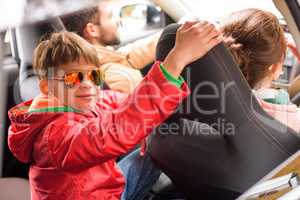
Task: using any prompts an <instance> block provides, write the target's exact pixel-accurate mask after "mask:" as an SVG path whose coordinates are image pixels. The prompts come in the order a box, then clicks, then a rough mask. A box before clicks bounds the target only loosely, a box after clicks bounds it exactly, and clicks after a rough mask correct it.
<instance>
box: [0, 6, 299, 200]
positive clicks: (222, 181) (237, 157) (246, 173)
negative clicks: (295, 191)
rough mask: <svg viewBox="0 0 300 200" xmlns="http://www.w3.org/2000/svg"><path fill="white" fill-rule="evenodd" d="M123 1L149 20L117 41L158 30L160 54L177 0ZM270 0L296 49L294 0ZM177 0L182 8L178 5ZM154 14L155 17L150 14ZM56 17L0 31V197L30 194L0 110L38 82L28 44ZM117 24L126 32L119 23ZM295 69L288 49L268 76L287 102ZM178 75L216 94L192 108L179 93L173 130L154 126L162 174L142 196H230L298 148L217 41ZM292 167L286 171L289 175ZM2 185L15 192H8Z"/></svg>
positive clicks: (52, 27)
mask: <svg viewBox="0 0 300 200" xmlns="http://www.w3.org/2000/svg"><path fill="white" fill-rule="evenodd" d="M126 1H127V0H126ZM124 2H125V1H124ZM124 2H123V3H122V6H121V4H119V5H118V4H116V5H117V7H116V11H115V13H117V15H121V14H120V13H121V11H122V10H121V9H122V8H123V7H126V6H133V7H135V5H138V4H139V3H140V4H143V5H146V6H144V8H143V9H145V10H146V11H147V12H146V13H148V14H149V13H151V12H152V13H153V12H154V13H156V14H155V15H153V16H154V17H153V16H152V18H151V17H149V16H148V15H147V16H148V18H147V20H146V24H148V25H149V24H150V25H149V26H147V27H146V28H145V29H143V31H140V34H138V35H127V36H126V35H123V36H122V37H123V42H122V44H121V45H125V44H128V43H130V42H131V41H134V40H136V39H139V38H143V37H145V36H147V35H151V34H153V33H154V32H156V31H158V30H162V29H163V30H164V31H163V33H162V35H161V37H160V39H159V42H158V45H157V48H156V59H158V60H163V59H164V58H165V56H166V55H167V54H168V52H169V51H170V50H171V49H172V47H173V46H174V43H175V36H176V30H177V29H178V27H179V26H180V25H178V24H176V23H175V22H177V21H178V20H179V19H180V18H181V17H183V16H185V15H187V14H189V13H187V12H189V11H188V9H187V8H185V7H184V6H183V5H184V4H182V2H184V1H181V0H174V1H173V2H169V1H163V0H161V1H160V0H154V1H150V0H149V1H148V0H145V1H144V0H143V1H128V3H124ZM273 3H274V5H275V6H276V7H277V9H278V10H279V11H280V12H281V14H282V15H283V17H284V19H281V20H283V22H282V26H283V28H284V30H285V34H286V36H287V37H290V38H293V40H294V42H295V44H296V46H297V47H298V49H300V31H299V30H300V4H299V2H298V1H297V0H273ZM181 4H182V7H181V6H178V5H181ZM174 5H176V6H175V7H176V9H175V7H174ZM172 6H173V7H172ZM158 16H159V17H160V19H159V21H157V20H156V18H155V17H158ZM60 17H62V14H60V15H57V16H55V17H50V18H48V19H43V20H39V21H37V22H35V23H32V22H31V23H27V24H23V25H20V26H16V27H11V28H8V29H5V30H4V31H2V32H1V33H0V41H1V45H0V49H1V52H0V63H1V62H2V69H1V70H0V81H1V82H2V81H3V82H2V84H1V86H0V89H1V91H4V92H3V96H2V97H1V99H0V104H1V105H2V103H3V105H4V106H3V108H1V109H0V110H1V111H3V112H2V116H0V119H2V118H3V119H2V121H3V124H4V126H3V127H2V130H1V131H2V135H1V136H0V138H2V140H1V139H0V149H1V151H0V158H1V159H0V174H1V178H0V197H1V198H0V199H3V200H6V199H7V200H8V199H12V200H14V199H20V200H27V199H30V191H29V183H28V171H29V164H24V163H21V162H19V161H18V160H17V159H16V158H14V156H13V155H12V153H11V152H10V150H9V148H8V144H7V133H8V127H9V125H10V124H9V119H8V116H7V112H8V110H9V109H10V108H12V107H13V106H15V105H17V104H18V103H20V102H22V101H26V100H29V99H30V98H31V97H32V96H35V95H37V93H36V91H38V88H37V87H38V85H37V84H36V83H37V81H38V80H37V77H36V76H35V74H34V72H33V71H32V54H33V50H34V48H35V47H36V45H37V44H38V42H39V41H40V40H41V39H42V38H43V37H44V36H45V35H47V34H51V33H52V32H55V31H61V30H65V27H64V25H63V23H62V21H61V19H60ZM151 24H152V25H151ZM123 28H124V29H123V31H124V32H126V27H123ZM137 32H138V31H137ZM150 68H151V64H149V65H147V66H146V67H145V68H144V69H143V70H142V74H143V75H146V74H147V72H148V70H149V69H150ZM1 74H2V75H1ZM299 74H300V65H299V63H297V61H296V59H295V57H294V56H293V54H292V53H291V52H290V50H288V51H287V55H286V59H285V62H284V68H283V73H282V75H281V76H280V78H279V79H278V80H276V81H274V82H273V87H274V88H283V89H285V90H287V91H288V92H289V93H290V96H291V100H292V102H293V103H295V104H296V105H298V106H300V78H299V77H298V75H299ZM182 76H183V77H184V79H185V80H187V82H188V84H189V87H190V88H191V90H192V91H193V93H192V96H200V97H201V96H205V95H212V96H213V95H215V93H214V92H215V91H214V89H213V88H212V87H211V86H210V85H205V84H203V85H202V86H201V88H198V86H197V85H199V84H198V83H200V82H203V83H206V82H211V83H214V84H215V85H216V86H217V87H218V89H220V90H221V91H224V93H222V94H220V96H219V97H218V98H215V99H213V100H212V99H211V98H210V99H205V98H199V99H197V98H196V100H195V101H196V102H197V104H196V107H195V105H194V104H192V103H191V102H192V101H194V98H193V99H192V98H187V99H186V100H185V101H184V102H183V103H182V104H181V105H180V106H179V108H178V110H177V112H176V113H174V114H173V115H172V116H171V117H170V118H169V119H168V120H167V121H166V124H169V125H174V124H176V126H177V127H179V129H178V130H179V131H178V133H179V134H175V135H174V134H171V133H170V132H169V134H166V133H163V132H162V130H161V129H160V127H157V129H156V130H155V134H153V136H151V137H150V138H149V140H148V147H149V152H150V154H151V157H152V158H153V160H154V162H155V163H156V165H157V166H158V167H159V168H161V169H162V171H163V174H162V175H161V176H160V178H159V180H158V181H157V183H156V184H155V185H154V186H153V188H152V189H151V191H150V192H149V195H148V196H147V198H146V199H145V200H150V199H151V200H168V199H169V200H175V199H177V200H185V199H208V200H209V199H224V200H227V199H228V200H229V199H237V198H238V197H240V196H241V195H243V193H245V192H247V191H248V190H249V189H250V188H252V186H255V185H257V184H259V183H261V182H263V181H265V180H266V179H265V177H269V176H270V174H272V172H273V170H274V169H276V168H277V167H278V166H281V164H282V163H284V162H285V161H287V160H289V159H291V157H293V156H294V155H295V154H297V153H299V152H298V150H299V149H300V137H299V133H297V132H295V131H294V130H292V129H290V128H288V127H286V126H285V125H283V124H281V123H280V122H279V121H277V120H275V119H274V118H272V117H271V116H269V115H268V114H267V113H266V112H265V111H264V110H263V109H262V108H261V106H260V105H259V103H258V102H257V100H256V98H255V97H254V96H253V94H252V91H251V89H250V87H249V85H248V83H247V81H246V80H245V78H244V77H243V75H242V73H241V71H240V70H239V69H238V67H237V65H236V63H235V62H234V60H233V57H232V56H231V54H230V52H229V50H228V49H227V48H226V47H225V45H224V44H219V45H218V46H216V47H215V48H213V49H212V50H211V51H210V52H209V53H207V54H206V55H205V56H204V57H203V58H201V59H199V60H197V61H195V62H194V63H192V64H191V65H190V67H189V68H188V69H186V70H185V71H184V73H183V75H182ZM2 77H4V78H2ZM34 87H36V88H34ZM225 99H227V100H228V101H225ZM223 100H224V101H223ZM223 103H224V104H223ZM199 108H201V109H203V110H217V111H218V112H216V113H214V114H210V115H205V114H203V112H202V113H201V112H199ZM225 108H226V109H225ZM226 126H232V127H233V129H232V131H233V132H234V134H231V133H230V132H227V131H228V129H227V128H226ZM186 130H188V133H189V134H188V135H186ZM166 147H167V148H166ZM187 155H188V156H187ZM297 155H298V154H297ZM293 158H294V157H293ZM297 160H300V159H299V158H298V159H297ZM298 168H299V169H300V167H299V164H298ZM298 168H297V169H298ZM294 171H295V170H294ZM294 171H293V170H290V171H289V173H292V172H294ZM268 175H269V176H268ZM10 188H14V191H16V190H17V191H18V192H12V191H11V189H10ZM276 190H277V189H276ZM274 191H275V189H274ZM274 191H273V190H272V192H274ZM298 197H299V198H298V199H300V196H298ZM244 199H247V198H244ZM271 199H272V198H271ZM291 199H293V198H291ZM294 199H297V198H294ZM241 200H243V198H242V199H241Z"/></svg>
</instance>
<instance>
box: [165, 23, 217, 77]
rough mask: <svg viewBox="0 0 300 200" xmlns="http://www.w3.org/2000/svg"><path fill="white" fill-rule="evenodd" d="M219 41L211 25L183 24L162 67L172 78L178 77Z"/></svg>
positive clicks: (215, 30)
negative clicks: (186, 67)
mask: <svg viewBox="0 0 300 200" xmlns="http://www.w3.org/2000/svg"><path fill="white" fill-rule="evenodd" d="M221 41H222V36H221V33H220V31H219V30H217V29H216V27H215V26H214V25H213V24H212V23H209V22H207V21H200V22H199V21H192V22H191V21H188V22H185V23H184V24H183V25H182V26H181V27H180V28H179V29H178V30H177V33H176V42H175V46H174V48H173V49H172V50H171V51H170V52H169V54H168V56H167V57H166V58H165V60H164V62H163V63H164V66H165V68H166V69H167V70H168V72H169V73H171V74H172V75H173V76H175V77H179V75H180V74H181V72H182V70H183V68H184V67H185V66H186V65H188V64H189V63H191V62H193V61H195V60H197V59H199V58H201V57H202V56H203V55H205V54H206V53H207V52H208V51H209V50H210V49H212V48H213V47H214V46H215V45H217V44H218V43H220V42H221Z"/></svg>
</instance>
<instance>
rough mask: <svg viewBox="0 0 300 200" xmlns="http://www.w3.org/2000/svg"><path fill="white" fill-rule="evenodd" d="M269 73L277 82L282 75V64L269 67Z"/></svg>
mask: <svg viewBox="0 0 300 200" xmlns="http://www.w3.org/2000/svg"><path fill="white" fill-rule="evenodd" d="M269 71H270V72H271V73H272V76H273V77H272V80H276V79H277V78H279V76H280V75H281V74H282V63H281V62H280V63H276V64H272V65H271V66H270V67H269Z"/></svg>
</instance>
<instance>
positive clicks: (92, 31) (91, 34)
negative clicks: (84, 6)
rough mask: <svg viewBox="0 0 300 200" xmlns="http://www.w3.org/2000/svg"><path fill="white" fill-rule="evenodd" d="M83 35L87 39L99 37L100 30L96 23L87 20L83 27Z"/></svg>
mask: <svg viewBox="0 0 300 200" xmlns="http://www.w3.org/2000/svg"><path fill="white" fill-rule="evenodd" d="M83 36H84V38H86V39H87V40H90V41H92V40H94V39H96V38H99V37H100V31H99V28H98V27H97V25H95V24H93V23H91V22H89V23H87V24H86V25H85V28H84V29H83Z"/></svg>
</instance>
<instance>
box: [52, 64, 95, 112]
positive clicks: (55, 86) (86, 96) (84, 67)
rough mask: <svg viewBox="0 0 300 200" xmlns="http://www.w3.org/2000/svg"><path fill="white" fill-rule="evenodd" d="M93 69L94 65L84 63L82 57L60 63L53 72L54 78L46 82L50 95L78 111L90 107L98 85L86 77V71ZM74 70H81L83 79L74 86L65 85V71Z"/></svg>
mask: <svg viewBox="0 0 300 200" xmlns="http://www.w3.org/2000/svg"><path fill="white" fill-rule="evenodd" d="M93 69H96V67H95V66H94V65H92V64H88V63H86V62H85V61H84V60H83V59H80V61H79V62H72V63H68V64H65V65H60V66H59V69H58V70H56V71H55V72H54V74H55V75H54V78H50V80H49V83H48V88H49V89H48V90H49V94H50V96H53V97H55V98H56V99H58V101H59V103H61V104H63V105H64V106H69V107H72V108H74V109H77V110H80V111H87V110H89V109H91V108H92V107H93V106H94V105H95V102H96V101H97V97H98V96H99V91H100V88H99V86H96V85H95V84H94V83H93V82H92V81H90V80H88V79H87V73H88V72H89V71H90V70H93ZM74 71H80V72H83V74H84V80H83V81H82V82H80V83H78V84H76V85H75V86H74V87H67V86H66V84H65V82H64V81H63V77H64V75H65V74H66V73H70V72H74ZM59 79H60V80H59Z"/></svg>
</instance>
